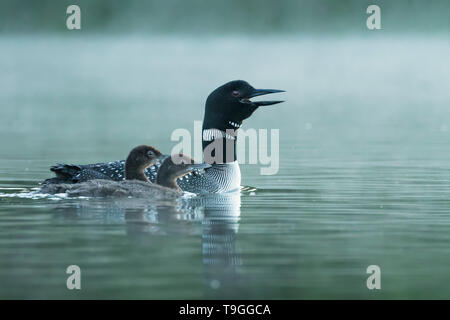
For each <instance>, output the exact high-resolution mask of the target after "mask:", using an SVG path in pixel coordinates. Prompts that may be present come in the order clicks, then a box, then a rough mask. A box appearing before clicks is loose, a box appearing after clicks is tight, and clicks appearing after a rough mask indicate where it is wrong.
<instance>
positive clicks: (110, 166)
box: [46, 80, 284, 194]
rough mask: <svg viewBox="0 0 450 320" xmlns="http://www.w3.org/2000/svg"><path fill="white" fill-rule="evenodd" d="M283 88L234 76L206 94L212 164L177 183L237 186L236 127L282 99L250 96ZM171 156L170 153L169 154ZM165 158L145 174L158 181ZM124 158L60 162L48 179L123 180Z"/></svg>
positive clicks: (206, 144) (210, 189)
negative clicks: (264, 86) (266, 86)
mask: <svg viewBox="0 0 450 320" xmlns="http://www.w3.org/2000/svg"><path fill="white" fill-rule="evenodd" d="M277 92H284V91H283V90H275V89H255V88H253V87H252V86H251V85H250V84H248V83H247V82H245V81H243V80H234V81H231V82H228V83H226V84H224V85H222V86H220V87H219V88H217V89H215V90H214V91H213V92H212V93H211V94H210V95H209V96H208V98H207V100H206V104H205V114H204V119H203V127H202V145H203V155H204V160H205V162H206V163H209V164H211V167H210V168H208V169H206V170H201V171H194V172H192V173H191V174H189V175H187V176H184V177H181V178H179V179H178V185H179V186H180V188H181V189H182V190H184V191H188V192H191V193H196V194H202V193H221V192H228V191H232V190H238V189H239V188H240V184H241V171H240V169H239V164H238V162H237V158H236V140H237V131H238V129H239V128H240V127H241V125H242V122H243V121H244V120H245V119H247V118H249V117H250V116H251V115H252V114H253V112H255V110H256V109H258V108H259V107H260V106H268V105H273V104H277V103H281V102H283V101H251V100H250V99H251V98H254V97H256V96H261V95H265V94H270V93H277ZM166 157H169V156H166ZM161 163H162V161H157V162H156V163H155V164H154V165H152V166H151V167H149V168H147V169H146V171H145V174H146V176H147V177H148V178H149V180H150V181H151V182H155V181H156V178H157V173H158V171H159V170H160V168H161ZM124 167H125V161H124V160H122V161H113V162H109V163H96V164H88V165H67V164H59V165H56V166H53V167H51V169H50V170H51V171H53V172H54V173H55V174H56V178H52V179H48V180H46V182H47V183H54V182H65V183H77V182H82V181H87V180H90V179H95V178H98V177H101V178H102V179H110V180H115V181H120V180H123V179H124V178H125V175H124Z"/></svg>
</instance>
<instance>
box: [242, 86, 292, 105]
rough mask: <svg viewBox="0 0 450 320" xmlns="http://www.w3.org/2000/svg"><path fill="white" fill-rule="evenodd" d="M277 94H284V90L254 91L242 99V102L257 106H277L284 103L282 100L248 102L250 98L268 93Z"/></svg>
mask: <svg viewBox="0 0 450 320" xmlns="http://www.w3.org/2000/svg"><path fill="white" fill-rule="evenodd" d="M279 92H285V91H284V90H277V89H254V90H253V92H252V93H250V95H249V96H248V97H246V98H244V99H242V102H244V103H252V104H254V105H256V106H257V107H259V106H270V105H272V104H277V103H281V102H284V101H283V100H272V101H250V99H251V98H254V97H258V96H263V95H266V94H270V93H279Z"/></svg>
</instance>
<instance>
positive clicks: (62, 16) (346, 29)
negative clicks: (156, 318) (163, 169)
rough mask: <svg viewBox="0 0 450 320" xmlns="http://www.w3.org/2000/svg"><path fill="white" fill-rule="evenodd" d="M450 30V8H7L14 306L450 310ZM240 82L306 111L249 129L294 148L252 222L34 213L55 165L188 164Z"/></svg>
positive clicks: (247, 202) (44, 4) (5, 104)
mask: <svg viewBox="0 0 450 320" xmlns="http://www.w3.org/2000/svg"><path fill="white" fill-rule="evenodd" d="M70 4H78V5H79V6H80V7H81V11H82V12H81V14H82V29H81V30H74V31H68V30H67V29H66V27H65V20H66V17H67V15H66V13H65V11H66V8H67V6H68V5H70ZM370 4H378V5H379V6H380V7H381V17H382V30H375V31H369V30H368V29H367V28H366V26H365V20H366V18H367V16H368V15H367V14H366V13H365V10H366V8H367V6H368V5H370ZM449 16H450V2H448V1H389V2H388V1H200V0H197V1H174V0H172V1H164V2H163V1H146V2H144V1H20V2H19V1H1V2H0V188H1V189H0V195H1V197H0V297H1V298H4V299H9V298H68V299H71V298H75V299H76V298H169V299H172V298H193V299H196V298H250V299H251V298H270V299H276V298H286V299H295V298H368V299H372V298H375V299H376V298H450V283H449V280H450V272H449V267H448V265H449V263H450V235H449V228H450V213H449V209H450V200H449V195H450V151H449V150H450V108H449V105H450V93H449V89H448V85H449V80H450V68H449V64H448V60H449V56H450V41H449V35H450V34H449V30H450V19H449ZM232 79H245V80H247V81H249V82H250V83H251V84H253V85H254V86H255V87H262V88H277V89H284V90H286V91H287V92H286V93H285V94H283V96H282V98H283V99H285V100H286V102H285V103H284V104H280V105H276V106H273V107H267V108H266V110H259V111H257V112H256V113H255V115H254V116H253V117H252V118H251V119H248V120H247V121H246V122H245V125H244V128H267V129H273V128H274V129H279V130H280V170H279V172H278V174H277V175H274V176H261V175H259V168H260V165H242V166H241V170H242V175H243V179H242V183H243V185H246V186H251V187H254V188H256V190H255V191H249V190H245V191H244V192H242V195H241V197H240V199H237V200H236V199H233V201H232V202H233V203H234V204H233V205H231V206H228V207H227V206H225V209H223V208H221V206H220V204H218V205H217V206H216V207H215V206H214V205H213V206H212V207H209V208H207V207H205V206H202V205H200V206H198V207H197V208H193V209H185V208H174V207H173V206H172V204H166V203H157V204H155V203H151V202H150V203H149V202H145V201H144V202H142V201H137V200H134V199H123V200H117V199H116V200H102V199H59V198H48V197H47V198H40V199H34V198H30V197H29V196H27V192H29V191H30V190H31V189H32V188H34V187H37V186H38V183H39V182H40V181H42V180H43V179H45V178H48V177H50V176H51V172H49V170H48V168H49V166H50V165H53V164H55V163H56V162H68V163H91V162H99V161H109V160H116V159H123V158H124V157H125V156H126V154H127V153H128V151H129V150H130V149H131V148H132V147H133V146H135V145H138V144H142V143H146V144H152V145H155V146H157V147H158V148H159V149H161V150H162V151H164V152H170V149H171V147H172V146H173V145H174V144H175V143H174V142H172V141H170V135H171V133H172V132H173V130H174V129H177V128H187V129H191V130H192V129H193V121H194V120H201V119H202V116H203V107H204V101H205V99H206V96H207V95H208V94H209V92H210V91H212V90H213V89H214V88H215V87H217V86H219V85H221V84H222V83H225V82H227V81H229V80H232ZM279 97H281V95H280V96H279ZM277 98H278V97H277ZM235 200H236V201H235ZM239 201H240V204H239ZM72 264H76V265H79V266H80V267H81V270H82V289H81V290H80V291H76V290H72V291H71V290H68V289H67V288H66V279H67V277H68V275H67V274H66V273H65V271H66V268H67V266H69V265H72ZM369 265H379V266H380V268H381V273H382V284H381V285H382V287H381V290H373V291H371V290H368V289H367V287H366V279H367V277H368V276H369V275H368V274H366V268H367V266H369Z"/></svg>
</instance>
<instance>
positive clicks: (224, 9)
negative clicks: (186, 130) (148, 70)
mask: <svg viewBox="0 0 450 320" xmlns="http://www.w3.org/2000/svg"><path fill="white" fill-rule="evenodd" d="M71 4H76V5H79V6H80V7H81V13H82V32H97V33H101V32H111V31H113V32H124V33H130V32H136V33H199V34H200V33H205V34H208V33H218V34H220V33H223V34H233V33H236V34H239V33H264V34H267V33H314V32H320V33H331V34H332V33H342V32H345V33H358V32H363V31H366V30H367V29H366V27H365V26H366V25H365V21H366V18H367V14H366V8H367V7H368V6H369V5H370V4H377V5H379V6H380V7H381V10H382V29H383V30H385V31H388V32H408V33H409V32H413V33H417V32H433V33H434V32H439V33H442V32H448V30H450V1H448V0H429V1H424V0H395V1H393V0H390V1H387V0H384V1H380V0H368V1H367V0H339V1H338V0H278V1H274V0H164V1H163V0H147V1H144V0H128V1H124V0H20V1H18V0H1V1H0V32H2V33H11V32H15V33H29V32H65V31H67V29H66V28H65V21H66V18H67V14H66V8H67V6H69V5H71Z"/></svg>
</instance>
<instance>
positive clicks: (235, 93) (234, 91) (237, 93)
mask: <svg viewBox="0 0 450 320" xmlns="http://www.w3.org/2000/svg"><path fill="white" fill-rule="evenodd" d="M231 94H232V95H233V96H235V97H237V96H238V95H239V91H237V90H233V92H232V93H231Z"/></svg>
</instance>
